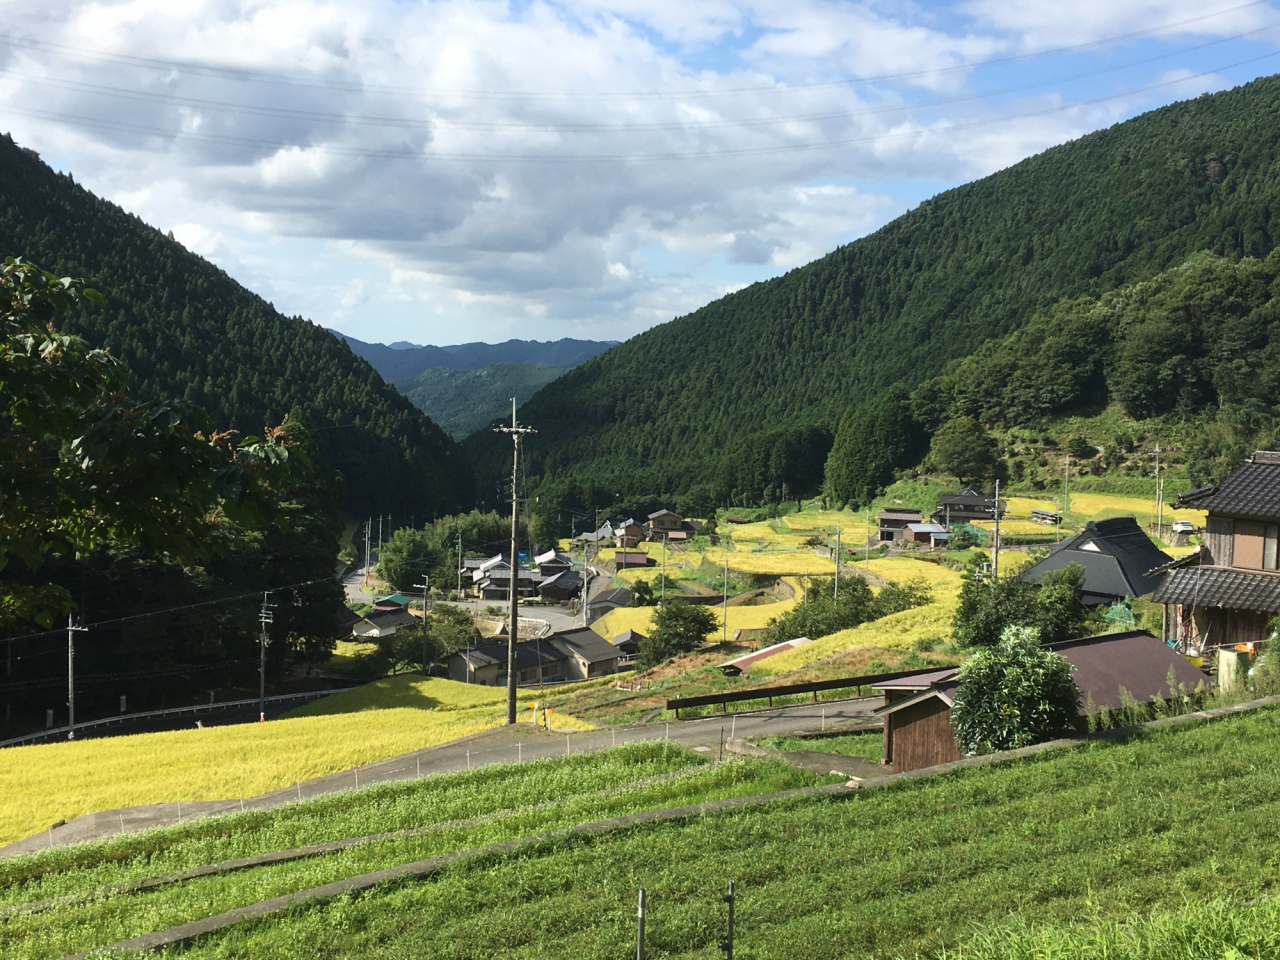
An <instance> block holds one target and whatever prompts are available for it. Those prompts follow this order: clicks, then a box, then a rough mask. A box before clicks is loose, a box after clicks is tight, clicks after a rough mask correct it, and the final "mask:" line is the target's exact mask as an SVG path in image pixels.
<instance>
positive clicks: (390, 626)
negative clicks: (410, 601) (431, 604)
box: [351, 607, 418, 640]
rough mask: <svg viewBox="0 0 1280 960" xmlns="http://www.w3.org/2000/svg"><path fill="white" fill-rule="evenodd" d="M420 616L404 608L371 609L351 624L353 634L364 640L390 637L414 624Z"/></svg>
mask: <svg viewBox="0 0 1280 960" xmlns="http://www.w3.org/2000/svg"><path fill="white" fill-rule="evenodd" d="M417 622H418V618H417V617H415V616H414V615H413V614H411V613H410V612H409V611H408V610H405V609H404V608H402V607H401V608H397V609H395V610H371V611H369V612H368V613H366V614H365V615H364V616H363V617H361V618H360V619H359V620H357V621H356V622H355V623H354V624H352V626H351V635H352V636H354V637H357V638H359V639H363V640H377V639H379V638H381V637H390V636H393V635H394V634H395V632H396V631H397V630H399V629H400V628H402V627H408V626H412V625H413V624H415V623H417Z"/></svg>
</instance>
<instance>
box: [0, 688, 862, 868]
mask: <svg viewBox="0 0 1280 960" xmlns="http://www.w3.org/2000/svg"><path fill="white" fill-rule="evenodd" d="M881 703H883V700H882V699H881V698H880V697H864V698H861V699H856V700H835V701H827V702H826V703H821V704H801V705H798V706H790V707H778V708H775V709H773V710H760V711H753V712H751V713H742V714H728V715H720V716H714V717H701V718H699V719H696V720H681V721H673V722H671V723H645V724H635V725H632V726H628V727H614V728H606V729H601V730H591V731H587V732H566V731H554V732H551V733H548V732H547V731H545V730H543V729H541V728H538V727H533V726H531V725H530V724H527V723H518V724H516V725H515V726H513V727H499V728H497V729H495V730H487V731H485V732H484V733H478V734H475V735H473V736H470V737H463V738H461V739H459V740H452V741H450V742H449V743H443V744H440V745H438V746H434V747H427V748H425V749H423V750H416V751H414V752H412V753H405V754H401V755H400V756H397V757H391V758H389V759H387V760H379V761H377V762H375V763H369V764H365V765H364V766H361V767H355V768H353V769H350V770H344V771H342V772H341V773H334V774H330V775H329V776H327V777H318V778H316V779H314V780H307V781H304V782H302V783H298V784H294V785H292V786H289V787H286V788H284V789H282V790H275V791H272V792H271V793H264V794H262V795H260V796H257V797H246V798H244V799H243V800H241V799H239V798H236V799H229V800H212V801H199V802H195V801H192V802H188V801H183V802H182V803H158V804H150V805H147V806H139V807H125V808H122V809H117V810H104V811H100V812H97V813H90V814H86V815H85V816H82V817H77V818H76V819H75V820H72V821H70V822H69V823H66V824H64V825H61V826H59V827H56V828H52V829H50V830H46V831H44V832H42V833H38V834H36V835H35V836H32V837H28V838H27V839H25V840H19V841H18V842H17V843H13V844H10V845H9V846H7V847H4V848H0V857H8V856H14V855H16V854H19V853H27V852H30V851H33V850H42V849H47V848H49V847H55V846H63V845H65V844H69V843H81V842H83V841H85V840H96V839H101V838H103V837H110V836H115V835H116V834H118V833H133V832H135V831H137V830H146V829H148V828H151V827H159V826H165V825H168V824H173V823H177V822H179V821H180V820H182V819H184V818H185V819H190V818H191V817H196V816H207V815H210V814H217V813H231V812H234V811H236V810H242V809H243V810H250V809H253V810H262V809H267V808H270V807H275V806H279V805H280V804H282V803H289V802H292V801H296V800H300V799H306V798H309V797H318V796H321V795H323V794H326V793H335V792H337V791H340V790H354V789H358V788H360V787H367V786H370V785H371V784H375V783H392V782H395V781H399V780H412V779H416V778H418V777H426V776H430V775H432V774H437V773H456V772H459V771H462V770H469V769H473V768H475V767H483V766H488V765H490V764H494V763H521V762H524V761H528V760H541V759H545V758H549V757H560V756H564V755H565V754H566V753H583V752H588V751H598V750H607V749H609V748H610V747H613V746H618V745H621V744H624V743H635V742H638V741H642V740H672V741H674V742H676V743H682V744H684V745H685V746H687V747H690V748H692V749H694V750H697V751H699V752H700V753H705V754H707V755H708V756H713V757H719V756H720V755H721V754H720V750H721V744H722V743H723V742H724V741H725V740H728V739H729V738H730V737H738V738H744V737H767V736H786V735H790V734H797V733H818V732H820V731H822V730H827V731H837V730H841V729H851V728H852V729H856V728H859V727H865V726H866V725H867V724H868V721H870V720H872V719H873V718H872V715H871V712H872V710H874V709H875V708H876V707H877V706H879V705H880V704H881ZM552 722H553V723H554V722H555V720H554V714H553V715H552Z"/></svg>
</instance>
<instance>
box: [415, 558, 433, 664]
mask: <svg viewBox="0 0 1280 960" xmlns="http://www.w3.org/2000/svg"><path fill="white" fill-rule="evenodd" d="M414 586H415V587H421V588H422V675H423V676H426V675H427V589H428V588H429V587H430V586H431V578H430V577H428V576H425V575H424V576H423V578H422V582H421V583H415V584H414Z"/></svg>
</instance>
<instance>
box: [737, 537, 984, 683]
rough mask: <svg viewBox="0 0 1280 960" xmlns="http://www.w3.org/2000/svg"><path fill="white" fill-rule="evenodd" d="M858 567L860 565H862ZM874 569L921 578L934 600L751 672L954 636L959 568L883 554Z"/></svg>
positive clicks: (893, 576) (902, 578)
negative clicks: (857, 650)
mask: <svg viewBox="0 0 1280 960" xmlns="http://www.w3.org/2000/svg"><path fill="white" fill-rule="evenodd" d="M1000 555H1001V557H1004V556H1005V551H1001V553H1000ZM858 566H859V567H862V564H859V565H858ZM871 572H872V573H875V574H879V575H880V576H882V577H884V578H885V579H886V580H893V581H896V582H898V583H905V582H907V581H909V580H914V579H923V580H924V581H925V582H926V583H928V584H929V585H930V586H931V587H932V588H933V602H932V603H930V604H926V605H925V606H923V607H916V608H914V609H912V610H903V611H902V612H900V613H893V614H890V615H889V616H887V617H882V618H881V619H879V620H875V621H872V622H871V623H864V624H861V625H860V626H857V627H850V628H849V629H848V630H841V631H840V632H839V633H833V634H831V635H830V636H828V637H823V638H821V639H820V640H815V641H813V642H812V643H808V644H805V645H804V646H803V647H797V648H796V649H795V650H789V651H787V652H786V653H780V654H778V655H777V656H775V657H770V658H769V659H767V660H764V661H761V662H760V663H759V664H756V665H755V666H753V667H752V668H751V673H752V675H753V676H777V675H779V674H783V673H789V672H790V671H792V670H799V669H800V668H802V667H807V666H808V665H809V664H811V663H815V662H817V661H818V660H821V659H823V658H824V657H829V656H831V655H832V654H834V653H839V652H840V651H841V650H849V649H851V648H853V647H873V646H874V647H883V648H885V649H890V650H909V649H910V648H911V646H912V644H914V643H915V642H916V641H917V640H924V639H926V638H929V637H942V638H943V639H946V638H947V637H950V635H951V619H952V617H954V616H955V612H956V604H957V603H958V602H959V598H960V584H961V577H960V573H959V572H958V571H956V570H951V569H949V568H947V567H944V566H941V565H940V564H936V563H929V562H927V561H924V560H914V559H912V558H910V557H884V558H882V559H879V560H876V559H873V560H872V561H871Z"/></svg>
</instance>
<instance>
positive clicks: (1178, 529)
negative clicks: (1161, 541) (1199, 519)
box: [1172, 520, 1196, 533]
mask: <svg viewBox="0 0 1280 960" xmlns="http://www.w3.org/2000/svg"><path fill="white" fill-rule="evenodd" d="M1172 530H1173V532H1174V533H1195V532H1196V528H1195V525H1194V524H1193V523H1192V522H1191V521H1190V520H1175V521H1173V527H1172Z"/></svg>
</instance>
